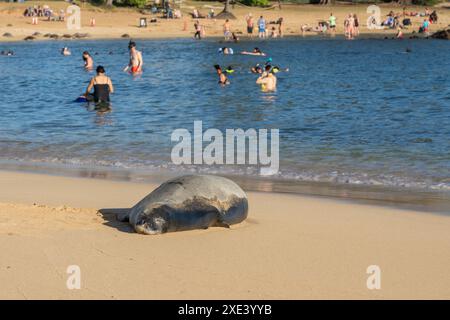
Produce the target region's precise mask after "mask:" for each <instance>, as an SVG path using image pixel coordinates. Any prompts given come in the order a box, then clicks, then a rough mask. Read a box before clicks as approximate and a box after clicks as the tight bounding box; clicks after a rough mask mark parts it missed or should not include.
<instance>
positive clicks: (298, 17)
mask: <svg viewBox="0 0 450 320" xmlns="http://www.w3.org/2000/svg"><path fill="white" fill-rule="evenodd" d="M44 4H47V3H46V2H45V1H28V2H26V3H23V4H10V3H0V18H1V19H0V21H1V23H0V36H1V38H0V39H1V41H20V40H23V39H24V38H25V37H27V36H30V35H32V34H33V33H35V32H39V33H40V35H39V36H37V37H36V40H47V39H48V38H45V37H43V35H44V34H46V33H56V34H58V35H59V36H63V35H67V34H74V33H76V32H79V33H88V34H89V38H90V39H112V38H120V37H121V36H122V35H124V34H128V35H129V36H130V37H132V38H142V39H148V38H185V37H193V35H194V26H193V24H194V19H192V18H191V16H190V13H191V12H192V11H193V9H194V8H197V9H198V10H199V11H200V13H202V14H205V15H206V14H207V13H208V12H209V10H210V9H211V8H213V9H214V10H215V12H216V14H217V13H219V12H220V11H221V10H222V8H223V5H222V4H221V3H219V2H204V1H202V2H193V1H187V2H183V4H182V6H181V11H182V14H183V17H182V18H181V19H175V20H174V19H169V20H168V19H162V18H161V17H160V15H143V14H142V13H140V12H139V11H138V10H134V9H127V8H113V9H106V8H103V7H94V6H92V5H90V4H82V6H81V29H80V30H68V29H67V27H66V23H65V22H56V21H45V20H46V19H45V18H40V19H39V22H38V25H32V24H31V17H24V16H23V12H24V10H25V9H26V8H27V7H28V6H32V5H44ZM48 4H49V5H50V7H51V8H52V9H53V10H55V11H56V12H59V10H61V9H65V8H67V6H68V4H67V3H66V2H63V1H51V2H50V3H48ZM367 7H368V6H367V5H345V4H338V5H334V6H318V5H290V4H289V5H288V4H285V5H283V6H282V10H279V9H278V8H272V9H262V8H251V7H245V6H243V5H236V6H235V8H234V9H233V10H232V12H233V14H234V15H235V16H236V18H237V19H236V20H233V21H232V22H231V29H232V31H234V32H236V33H237V34H238V35H240V36H244V35H245V36H246V31H245V28H246V24H245V16H246V15H247V14H248V13H252V14H253V16H254V17H258V16H260V15H263V16H264V17H265V18H266V20H267V21H276V20H277V19H278V18H279V17H283V18H284V21H285V35H286V36H298V35H301V32H300V27H301V25H303V24H308V25H310V26H316V25H317V23H318V22H319V21H323V20H327V19H328V17H329V15H330V12H333V14H334V15H335V16H336V18H337V32H336V34H338V35H342V34H343V31H344V27H343V21H344V19H345V17H346V16H347V15H348V14H349V13H356V14H357V15H358V17H359V19H360V21H361V22H360V23H361V28H360V29H361V30H360V32H361V34H362V35H365V36H375V35H376V36H388V37H392V36H394V35H395V33H396V30H395V29H393V30H381V31H380V30H369V29H368V28H366V20H367V18H368V17H369V14H368V13H367ZM380 8H381V18H384V17H385V16H386V15H387V14H388V13H389V12H390V11H391V10H392V11H394V12H402V7H401V6H395V5H391V4H386V5H380ZM424 10H425V8H424V7H418V6H409V7H408V11H410V12H424ZM436 10H437V13H438V16H439V21H438V23H437V24H433V25H432V26H431V27H430V32H433V31H437V30H440V29H442V28H445V27H447V26H448V25H449V24H450V11H449V10H448V9H446V8H443V7H439V8H436ZM141 17H146V18H147V20H149V21H150V19H152V18H156V19H157V22H156V23H149V25H148V27H147V28H139V27H138V25H139V19H140V18H141ZM92 18H94V19H95V22H96V24H95V27H91V26H90V21H91V19H92ZM411 20H412V26H410V27H409V28H408V29H406V30H404V34H405V36H408V35H410V34H411V33H412V32H413V31H416V32H417V30H418V29H419V25H420V23H421V22H422V21H423V18H420V17H413V18H411ZM201 23H202V25H203V26H204V27H205V31H206V37H222V25H223V20H215V19H201ZM5 33H9V34H11V36H9V37H5V36H2V35H4V34H5ZM305 35H306V36H308V35H317V33H316V32H307V33H305Z"/></svg>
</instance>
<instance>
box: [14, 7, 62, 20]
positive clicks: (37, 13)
mask: <svg viewBox="0 0 450 320" xmlns="http://www.w3.org/2000/svg"><path fill="white" fill-rule="evenodd" d="M23 15H24V17H33V18H38V17H44V18H47V19H48V20H52V19H53V20H58V21H64V20H65V16H66V12H65V10H64V9H61V10H60V11H59V14H57V13H56V12H55V11H54V10H53V9H51V8H50V7H49V6H48V5H46V4H45V5H43V6H40V5H34V6H30V7H28V8H27V9H25V11H24V13H23Z"/></svg>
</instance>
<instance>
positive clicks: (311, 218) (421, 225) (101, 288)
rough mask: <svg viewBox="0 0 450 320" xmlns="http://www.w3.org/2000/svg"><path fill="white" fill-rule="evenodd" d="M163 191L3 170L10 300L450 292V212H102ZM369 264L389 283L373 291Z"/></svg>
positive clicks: (274, 202)
mask: <svg viewBox="0 0 450 320" xmlns="http://www.w3.org/2000/svg"><path fill="white" fill-rule="evenodd" d="M154 187H155V185H151V184H138V183H128V182H115V181H107V180H96V179H84V178H68V177H60V176H48V175H40V174H31V173H16V172H5V171H3V172H0V190H1V192H0V257H1V258H0V284H1V287H2V290H1V291H0V298H1V299H44V298H48V299H89V298H98V299H132V298H136V299H168V298H172V299H227V298H234V299H236V298H238V299H241V298H245V299H316V298H324V299H330V298H339V299H341V298H342V299H350V298H351V299H380V298H381V299H395V298H406V299H419V298H420V299H422V298H423V299H431V298H437V299H444V298H445V299H448V298H450V278H449V277H448V266H449V265H450V234H449V232H448V230H449V227H450V218H449V217H448V216H445V215H434V214H430V213H424V212H414V211H406V210H399V209H392V208H386V207H381V206H370V205H361V204H353V203H349V202H344V201H338V200H333V199H328V198H310V197H303V196H292V195H284V194H274V193H249V201H250V202H249V203H250V212H249V218H248V219H247V220H246V221H245V222H244V223H242V224H239V225H236V226H232V228H231V229H222V228H211V229H208V230H199V231H187V232H180V233H171V234H170V233H169V234H165V235H162V236H144V235H139V234H136V233H134V231H133V230H132V229H131V228H130V227H129V226H128V224H126V223H119V222H117V221H116V220H115V217H114V214H112V213H109V214H106V213H105V214H101V213H99V210H101V209H103V210H102V212H105V210H104V209H120V208H128V207H130V206H132V205H133V204H134V203H136V202H137V201H138V200H140V199H141V198H142V197H143V196H144V195H146V194H147V193H149V192H150V191H151V190H152V189H153V188H154ZM108 212H111V210H109V211H108ZM69 265H77V266H79V267H80V270H81V289H79V290H76V289H75V290H68V289H67V287H66V281H67V278H68V276H69V275H68V274H67V273H66V270H67V268H68V266H69ZM370 265H377V266H379V267H380V268H381V289H380V290H368V289H367V287H366V281H367V278H368V276H369V275H368V274H367V273H366V269H367V267H368V266H370Z"/></svg>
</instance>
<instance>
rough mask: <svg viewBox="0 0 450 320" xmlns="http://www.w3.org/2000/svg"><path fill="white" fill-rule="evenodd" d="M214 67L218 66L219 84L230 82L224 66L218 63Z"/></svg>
mask: <svg viewBox="0 0 450 320" xmlns="http://www.w3.org/2000/svg"><path fill="white" fill-rule="evenodd" d="M214 68H216V71H217V75H218V76H219V84H220V85H222V86H224V85H226V84H230V81H229V80H228V78H227V76H226V75H225V74H224V73H223V72H222V68H221V67H220V66H219V65H218V64H216V65H215V66H214Z"/></svg>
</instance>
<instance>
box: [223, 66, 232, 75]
mask: <svg viewBox="0 0 450 320" xmlns="http://www.w3.org/2000/svg"><path fill="white" fill-rule="evenodd" d="M225 73H226V74H229V75H231V74H233V73H234V69H233V67H232V66H228V67H227V68H226V69H225Z"/></svg>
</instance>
